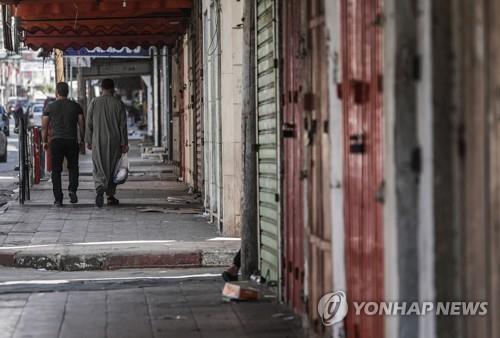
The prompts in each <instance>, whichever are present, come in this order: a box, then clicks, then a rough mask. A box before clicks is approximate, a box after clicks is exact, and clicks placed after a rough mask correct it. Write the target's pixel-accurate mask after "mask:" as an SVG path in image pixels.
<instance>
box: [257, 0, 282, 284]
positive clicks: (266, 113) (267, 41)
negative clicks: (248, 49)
mask: <svg viewBox="0 0 500 338" xmlns="http://www.w3.org/2000/svg"><path fill="white" fill-rule="evenodd" d="M276 13H277V9H276V0H258V1H257V13H256V45H257V46H256V47H257V48H256V53H257V55H256V62H257V69H256V76H257V79H256V80H257V81H256V82H257V85H256V87H257V93H256V99H257V143H258V152H257V154H258V155H257V159H258V167H257V177H258V203H259V207H258V213H259V218H258V222H259V230H260V236H259V244H260V269H261V273H262V275H263V276H264V277H266V278H267V280H268V281H271V282H276V285H277V286H279V285H280V283H279V281H280V275H281V273H280V271H281V252H280V237H281V233H280V230H281V229H280V189H281V188H280V184H279V182H280V181H279V172H280V168H279V144H280V138H279V137H280V136H279V130H278V126H279V125H280V124H279V104H278V102H279V94H278V93H279V88H278V84H279V81H278V67H277V66H278V55H277V52H278V48H277V42H278V41H277V15H276ZM278 291H279V290H278Z"/></svg>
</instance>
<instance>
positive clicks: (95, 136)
mask: <svg viewBox="0 0 500 338" xmlns="http://www.w3.org/2000/svg"><path fill="white" fill-rule="evenodd" d="M85 142H86V143H87V144H92V162H93V176H94V182H95V187H96V190H97V191H99V190H100V189H102V190H104V191H106V192H107V194H108V195H114V194H115V190H116V185H115V184H113V179H112V178H113V173H114V170H115V167H116V164H117V163H118V161H119V160H120V158H121V156H122V150H121V147H122V146H124V145H127V144H128V131H127V112H126V109H125V105H124V104H123V103H122V102H121V101H120V100H118V99H117V98H115V97H114V96H112V95H103V96H100V97H97V98H95V99H94V100H93V101H92V102H91V103H90V105H89V108H88V111H87V128H86V132H85Z"/></svg>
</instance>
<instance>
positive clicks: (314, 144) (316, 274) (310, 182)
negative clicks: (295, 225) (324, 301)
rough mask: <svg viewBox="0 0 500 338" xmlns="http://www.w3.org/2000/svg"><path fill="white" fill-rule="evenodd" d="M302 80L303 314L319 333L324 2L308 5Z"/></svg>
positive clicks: (325, 220) (327, 274) (325, 161)
mask: <svg viewBox="0 0 500 338" xmlns="http://www.w3.org/2000/svg"><path fill="white" fill-rule="evenodd" d="M306 19H307V25H306V27H307V30H306V32H307V34H306V37H307V38H306V40H307V48H306V49H307V67H306V69H307V70H308V72H307V76H305V77H304V83H305V86H306V92H305V94H304V97H303V100H304V103H303V109H304V123H305V125H304V129H305V132H306V136H305V153H304V156H305V158H304V160H305V170H304V178H305V192H306V210H307V214H306V217H305V222H306V223H305V224H306V226H305V239H306V243H305V245H306V250H305V251H306V265H307V271H308V272H307V285H308V290H307V291H306V292H307V299H308V313H309V318H310V320H311V322H312V325H313V327H315V328H316V329H317V330H318V331H321V330H324V326H323V325H322V322H321V319H320V318H319V316H318V311H317V304H318V301H319V299H320V298H321V297H322V296H323V295H324V294H325V293H328V292H332V251H331V245H332V230H331V222H330V219H331V217H330V160H329V158H330V157H329V154H330V142H329V129H330V125H329V123H330V121H329V111H328V81H327V80H328V63H327V58H326V56H327V50H326V36H325V31H326V25H325V8H324V0H309V1H307V17H306Z"/></svg>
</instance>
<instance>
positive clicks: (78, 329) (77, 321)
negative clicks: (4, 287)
mask: <svg viewBox="0 0 500 338" xmlns="http://www.w3.org/2000/svg"><path fill="white" fill-rule="evenodd" d="M222 286H223V283H222V281H221V279H220V277H213V278H203V279H189V280H183V281H168V282H166V281H163V282H161V283H159V284H158V285H156V286H155V285H151V284H149V285H148V284H146V285H143V286H141V285H139V286H136V287H129V288H123V289H107V288H106V287H105V286H104V287H103V285H102V284H101V285H100V286H99V287H96V289H94V290H86V291H83V290H78V287H76V288H75V290H71V291H59V292H49V293H46V292H43V293H17V294H1V293H0V318H1V320H0V338H3V337H15V338H17V337H37V338H55V337H60V338H73V337H74V338H86V337H89V338H90V337H92V338H101V337H102V338H104V337H109V338H113V337H116V338H153V337H155V338H159V337H176V338H177V337H185V338H201V337H205V338H209V337H217V338H224V337H227V338H238V337H259V338H260V337H269V338H272V337H275V338H278V337H279V338H285V337H297V338H298V337H305V335H304V334H303V333H301V329H300V319H299V318H297V317H294V316H293V315H291V313H290V312H288V311H287V310H286V309H284V308H283V307H282V306H280V305H276V304H273V303H270V302H252V303H226V302H223V301H222V298H221V290H222ZM103 288H104V289H103ZM0 291H1V289H0Z"/></svg>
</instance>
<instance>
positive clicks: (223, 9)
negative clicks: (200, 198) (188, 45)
mask: <svg viewBox="0 0 500 338" xmlns="http://www.w3.org/2000/svg"><path fill="white" fill-rule="evenodd" d="M202 14H203V16H204V20H203V21H204V24H203V35H204V36H203V41H204V48H203V50H204V53H203V59H204V72H203V73H204V74H205V76H204V102H205V107H204V108H205V109H204V133H205V134H204V138H205V147H204V151H205V182H206V185H205V192H206V194H205V206H206V208H207V210H208V211H209V213H210V215H211V220H212V221H214V222H216V223H218V225H219V228H220V229H221V231H222V234H223V235H226V236H239V228H240V200H241V189H242V177H241V170H242V167H241V156H242V155H241V151H242V150H241V137H242V136H241V81H242V54H241V51H242V48H243V31H242V26H241V23H242V21H241V19H242V17H243V4H242V3H241V2H239V1H232V0H220V1H208V0H205V1H203V9H202ZM218 15H219V16H220V18H218ZM193 155H194V154H193Z"/></svg>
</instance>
